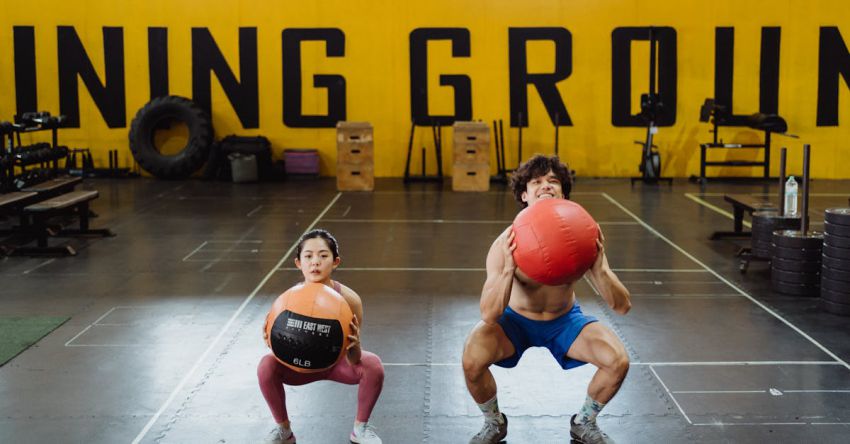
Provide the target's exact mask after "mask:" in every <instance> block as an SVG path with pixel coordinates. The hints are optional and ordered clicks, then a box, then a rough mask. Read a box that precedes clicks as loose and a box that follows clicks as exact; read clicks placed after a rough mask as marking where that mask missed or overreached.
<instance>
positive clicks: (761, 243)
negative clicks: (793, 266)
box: [752, 237, 773, 250]
mask: <svg viewBox="0 0 850 444" xmlns="http://www.w3.org/2000/svg"><path fill="white" fill-rule="evenodd" d="M752 244H753V245H752V246H753V248H761V249H762V250H770V249H771V248H773V244H771V243H770V239H767V240H756V238H755V237H754V238H753V242H752Z"/></svg>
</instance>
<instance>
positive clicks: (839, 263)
mask: <svg viewBox="0 0 850 444" xmlns="http://www.w3.org/2000/svg"><path fill="white" fill-rule="evenodd" d="M821 259H822V260H823V265H826V266H827V267H829V268H832V269H834V270H839V271H850V260H847V259H839V258H835V257H832V256H827V255H826V254H824V255H823V256H821Z"/></svg>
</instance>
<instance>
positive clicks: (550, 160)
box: [510, 154, 573, 208]
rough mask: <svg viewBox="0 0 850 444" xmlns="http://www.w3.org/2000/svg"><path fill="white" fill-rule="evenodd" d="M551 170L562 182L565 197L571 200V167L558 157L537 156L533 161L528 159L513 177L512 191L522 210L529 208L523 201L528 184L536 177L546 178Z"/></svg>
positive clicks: (515, 171)
mask: <svg viewBox="0 0 850 444" xmlns="http://www.w3.org/2000/svg"><path fill="white" fill-rule="evenodd" d="M550 170H551V171H552V172H553V173H555V176H556V177H557V178H558V180H559V181H560V182H561V189H562V190H563V192H564V197H565V198H566V199H569V198H570V190H571V189H572V187H573V182H572V176H571V175H570V169H569V167H568V166H567V165H565V164H563V163H561V159H559V158H558V156H550V157H547V156H544V155H542V154H536V155H535V156H534V157H532V158H531V159H528V161H527V162H525V163H523V164H521V165H520V166H519V168H517V169H516V170H514V173H513V174H512V175H511V182H510V186H511V190H512V191H513V193H514V198H515V199H516V201H517V203H519V205H520V206H521V207H522V208H525V207H527V206H528V204H527V203H525V202H523V201H522V193H523V192H525V191H526V189H525V188H526V185H528V182H529V181H531V180H532V179H534V178H535V177H541V176H545V175H546V174H548V173H549V171H550Z"/></svg>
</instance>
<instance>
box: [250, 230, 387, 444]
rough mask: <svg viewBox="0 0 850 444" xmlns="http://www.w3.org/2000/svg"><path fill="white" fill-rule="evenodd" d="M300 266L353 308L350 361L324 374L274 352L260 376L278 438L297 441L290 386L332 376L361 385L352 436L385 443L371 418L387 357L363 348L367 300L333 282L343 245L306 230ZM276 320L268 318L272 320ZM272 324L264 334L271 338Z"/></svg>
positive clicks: (365, 443)
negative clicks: (292, 364) (301, 369)
mask: <svg viewBox="0 0 850 444" xmlns="http://www.w3.org/2000/svg"><path fill="white" fill-rule="evenodd" d="M295 253H296V256H297V257H296V258H295V266H296V267H298V269H299V270H301V274H302V275H303V276H304V280H305V282H311V283H322V284H325V285H327V286H328V287H331V288H333V289H334V290H336V291H337V292H338V293H339V294H341V295H342V297H343V298H345V300H346V301H347V302H348V305H349V306H351V312H352V313H353V314H354V319H353V321H352V323H351V334H350V335H349V336H348V339H349V340H350V343H349V345H348V347H347V349H346V354H345V359H340V360H339V361H338V362H337V363H336V364H335V365H334V366H333V367H331V368H329V369H327V370H324V371H321V372H318V373H298V372H296V371H294V370H292V369H290V368H289V367H286V366H284V365H283V364H281V363H280V362H278V361H277V359H275V357H274V355H273V354H271V353H269V354H267V355H266V356H264V357H263V359H262V360H261V361H260V365H259V367H258V368H257V377H258V378H259V381H260V390H261V391H262V392H263V397H264V398H265V399H266V403H268V405H269V409H270V410H271V412H272V416H274V419H275V421H276V422H277V424H278V427H277V428H276V429H275V430H274V431H273V442H277V443H285V444H294V443H295V435H294V434H293V433H292V428H291V423H290V421H289V416H288V415H287V413H286V395H285V393H284V384H286V385H303V384H309V383H311V382H314V381H323V380H330V381H336V382H341V383H343V384H349V385H354V384H357V385H358V387H359V388H358V391H357V416H356V417H355V420H354V428H353V430H352V431H351V436H350V437H349V439H350V440H351V442H352V443H357V444H381V438H379V437H378V436H377V435H376V434H375V432H374V430H373V429H371V428H370V427H369V424H368V422H369V416H370V415H371V414H372V408H373V407H374V406H375V403H376V402H377V401H378V396H380V394H381V388H382V387H383V384H384V367H383V365H382V364H381V359H380V358H379V357H378V356H377V355H375V354H374V353H370V352H368V351H366V350H362V349H361V348H360V325H361V323H362V322H363V302H362V301H361V299H360V296H358V295H357V293H356V292H354V290H352V289H351V288H348V287H346V286H345V285H342V284H340V283H339V282H337V281H334V280H331V274H332V273H333V271H334V270H335V269H336V267H338V266H339V263H340V257H339V247H338V244H337V241H336V239H335V238H334V237H333V235H331V234H330V233H329V232H327V231H325V230H321V229H316V230H312V231H309V232H307V233H305V234H304V235H303V236H301V239H299V241H298V246H297V248H296V250H295ZM268 322H270V320H269V319H266V323H268ZM266 331H267V330H266V326H263V337H264V339H265V338H266Z"/></svg>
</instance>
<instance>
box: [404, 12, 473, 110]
mask: <svg viewBox="0 0 850 444" xmlns="http://www.w3.org/2000/svg"><path fill="white" fill-rule="evenodd" d="M429 40H451V42H452V57H469V56H470V37H469V30H468V29H466V28H417V29H414V30H413V31H412V32H411V33H410V114H411V117H412V118H413V123H414V124H416V125H451V124H453V123H454V122H455V121H456V120H460V121H467V120H472V81H471V80H470V78H469V76H466V75H462V74H440V85H442V86H451V87H452V88H453V89H454V115H451V116H437V115H431V114H428V41H429Z"/></svg>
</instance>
